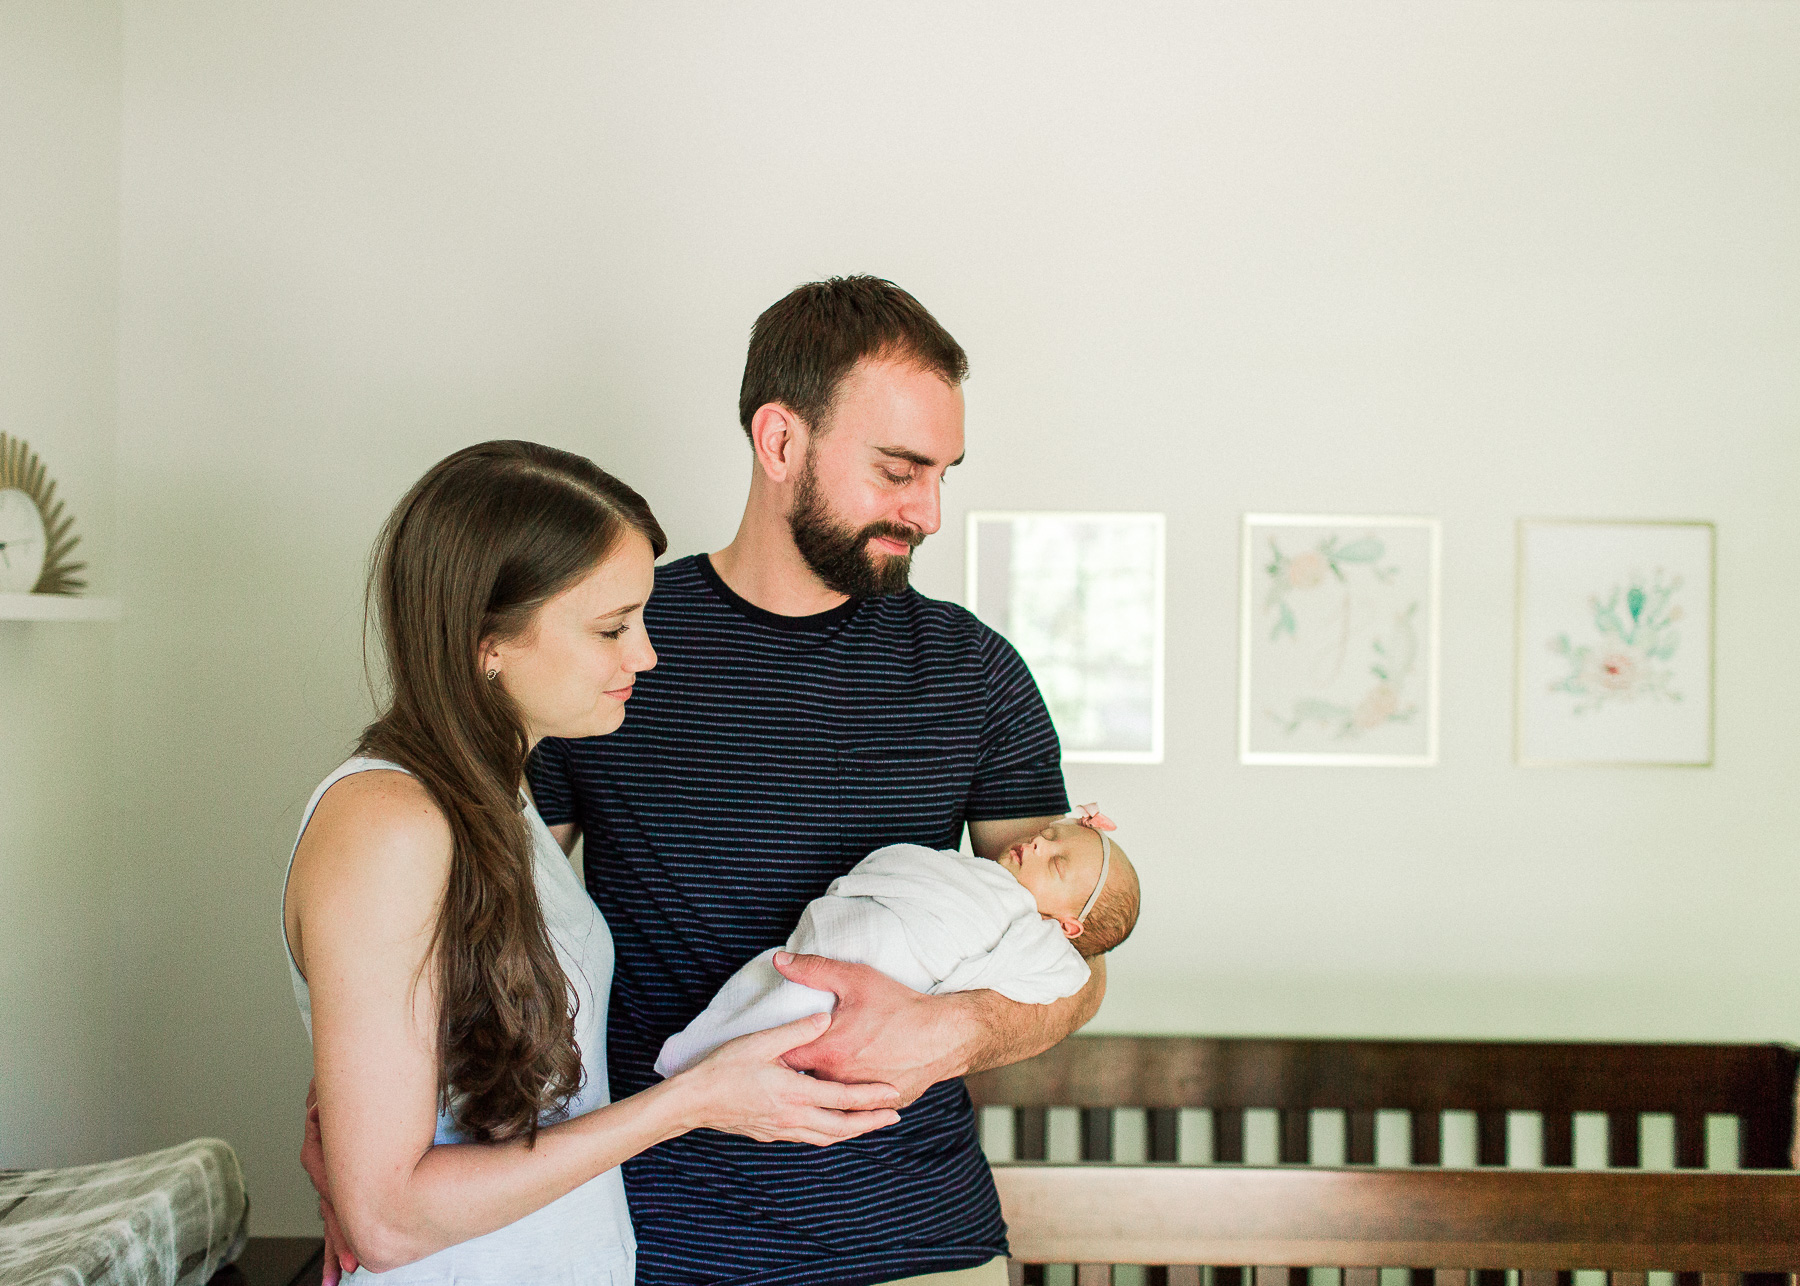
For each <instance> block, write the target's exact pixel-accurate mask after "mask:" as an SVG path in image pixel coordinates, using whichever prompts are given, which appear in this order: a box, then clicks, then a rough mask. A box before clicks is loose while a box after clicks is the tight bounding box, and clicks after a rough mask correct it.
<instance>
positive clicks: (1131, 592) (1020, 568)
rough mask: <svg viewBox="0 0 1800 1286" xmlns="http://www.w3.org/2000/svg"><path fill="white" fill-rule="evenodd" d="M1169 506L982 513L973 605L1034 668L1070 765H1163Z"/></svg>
mask: <svg viewBox="0 0 1800 1286" xmlns="http://www.w3.org/2000/svg"><path fill="white" fill-rule="evenodd" d="M1165 546H1166V537H1165V524H1164V520H1163V515H1162V514H1160V513H1082V512H1075V511H1069V512H1049V511H1030V510H1010V509H1009V510H976V511H972V512H970V513H969V514H968V516H967V519H966V545H965V556H966V565H965V577H964V603H965V605H966V606H967V607H968V609H969V610H970V611H971V612H973V613H975V615H976V616H977V617H978V618H980V619H981V620H982V621H983V622H984V623H985V624H987V625H988V626H989V627H990V628H992V629H994V630H996V631H998V632H999V633H1000V634H1001V635H1002V636H1003V637H1005V638H1006V639H1007V641H1009V642H1010V643H1011V644H1012V645H1013V646H1014V647H1015V648H1017V649H1018V651H1019V655H1020V656H1022V657H1023V658H1024V660H1025V663H1026V665H1027V666H1029V667H1030V668H1031V672H1032V675H1033V677H1034V678H1035V679H1036V680H1037V684H1038V690H1039V691H1040V692H1041V693H1042V694H1043V697H1044V703H1045V705H1047V706H1048V707H1049V709H1050V717H1051V721H1052V722H1053V723H1054V724H1055V725H1056V731H1057V736H1058V738H1059V740H1060V741H1061V742H1062V757H1063V760H1064V762H1067V763H1116V764H1155V763H1161V762H1162V760H1163V649H1164V579H1165V562H1164V556H1165Z"/></svg>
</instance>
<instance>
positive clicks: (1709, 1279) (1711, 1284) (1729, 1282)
mask: <svg viewBox="0 0 1800 1286" xmlns="http://www.w3.org/2000/svg"><path fill="white" fill-rule="evenodd" d="M1700 1286H1738V1275H1737V1274H1736V1273H1701V1274H1700Z"/></svg>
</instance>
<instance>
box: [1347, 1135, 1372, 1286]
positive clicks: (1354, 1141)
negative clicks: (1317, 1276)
mask: <svg viewBox="0 0 1800 1286" xmlns="http://www.w3.org/2000/svg"><path fill="white" fill-rule="evenodd" d="M1346 1115H1348V1116H1349V1118H1350V1119H1349V1120H1348V1121H1347V1122H1345V1125H1346V1127H1347V1128H1346V1129H1345V1133H1346V1134H1347V1135H1348V1136H1349V1137H1347V1138H1346V1139H1345V1140H1344V1160H1345V1161H1347V1162H1349V1163H1350V1164H1351V1165H1374V1164H1375V1113H1374V1112H1372V1111H1368V1112H1364V1111H1356V1112H1350V1113H1347V1114H1346ZM1345 1286H1349V1283H1348V1282H1346V1283H1345Z"/></svg>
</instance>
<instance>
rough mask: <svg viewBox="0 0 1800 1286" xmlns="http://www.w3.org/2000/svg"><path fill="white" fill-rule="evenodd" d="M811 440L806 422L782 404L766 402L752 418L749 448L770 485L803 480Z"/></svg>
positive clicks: (757, 409)
mask: <svg viewBox="0 0 1800 1286" xmlns="http://www.w3.org/2000/svg"><path fill="white" fill-rule="evenodd" d="M808 436H809V433H808V429H807V424H806V421H805V420H802V419H801V418H800V417H799V416H797V415H795V414H794V413H793V412H792V411H790V410H788V408H787V407H785V406H783V405H782V404H781V403H780V402H764V403H763V404H762V405H761V406H759V407H757V408H756V414H755V415H753V416H751V417H750V448H751V450H753V451H754V452H755V453H756V464H757V467H758V468H760V469H761V470H762V471H763V473H764V474H766V475H767V476H768V479H769V481H770V482H775V483H783V482H792V481H793V480H794V479H795V478H797V477H799V476H800V465H801V462H802V461H804V460H805V459H806V446H807V440H808Z"/></svg>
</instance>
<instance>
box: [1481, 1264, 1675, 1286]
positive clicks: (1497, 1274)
mask: <svg viewBox="0 0 1800 1286" xmlns="http://www.w3.org/2000/svg"><path fill="white" fill-rule="evenodd" d="M1474 1281H1475V1286H1506V1270H1505V1269H1504V1268H1478V1269H1476V1270H1475V1274H1474ZM1640 1286H1641V1283H1640Z"/></svg>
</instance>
